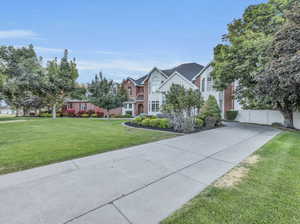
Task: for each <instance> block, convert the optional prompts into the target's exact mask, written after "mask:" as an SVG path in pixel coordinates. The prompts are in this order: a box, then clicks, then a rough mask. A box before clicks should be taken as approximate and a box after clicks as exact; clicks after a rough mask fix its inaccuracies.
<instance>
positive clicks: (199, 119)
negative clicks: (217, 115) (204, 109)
mask: <svg viewBox="0 0 300 224" xmlns="http://www.w3.org/2000/svg"><path fill="white" fill-rule="evenodd" d="M203 126H204V121H203V120H202V119H201V118H199V117H197V118H196V127H197V128H202V127H203Z"/></svg>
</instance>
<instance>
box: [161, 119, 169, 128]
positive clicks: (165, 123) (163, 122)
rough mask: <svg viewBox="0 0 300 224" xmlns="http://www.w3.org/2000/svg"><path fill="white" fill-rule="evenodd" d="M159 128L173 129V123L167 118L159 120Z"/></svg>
mask: <svg viewBox="0 0 300 224" xmlns="http://www.w3.org/2000/svg"><path fill="white" fill-rule="evenodd" d="M159 121H160V122H159V127H160V128H170V127H171V122H170V120H169V119H167V118H161V119H159Z"/></svg>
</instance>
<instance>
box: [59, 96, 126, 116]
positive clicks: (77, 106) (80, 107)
mask: <svg viewBox="0 0 300 224" xmlns="http://www.w3.org/2000/svg"><path fill="white" fill-rule="evenodd" d="M69 109H72V110H74V112H75V114H78V113H79V112H83V111H85V112H88V111H94V112H95V113H103V115H104V116H107V115H108V112H107V110H106V109H103V108H100V107H97V106H96V105H94V104H92V103H90V102H88V101H87V100H75V99H68V100H65V103H64V106H63V111H67V110H69ZM121 113H122V108H121V107H119V108H115V109H112V110H110V111H109V115H121Z"/></svg>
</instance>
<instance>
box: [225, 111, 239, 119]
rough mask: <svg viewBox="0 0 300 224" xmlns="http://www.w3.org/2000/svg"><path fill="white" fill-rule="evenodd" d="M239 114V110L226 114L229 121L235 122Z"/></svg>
mask: <svg viewBox="0 0 300 224" xmlns="http://www.w3.org/2000/svg"><path fill="white" fill-rule="evenodd" d="M238 113H239V112H238V111H237V110H228V111H226V112H225V117H226V119H227V120H229V121H234V120H235V119H236V117H237V115H238Z"/></svg>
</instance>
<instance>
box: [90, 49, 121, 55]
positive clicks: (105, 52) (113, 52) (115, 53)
mask: <svg viewBox="0 0 300 224" xmlns="http://www.w3.org/2000/svg"><path fill="white" fill-rule="evenodd" d="M94 53H96V54H105V55H122V53H121V52H116V51H100V50H98V51H94Z"/></svg>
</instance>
